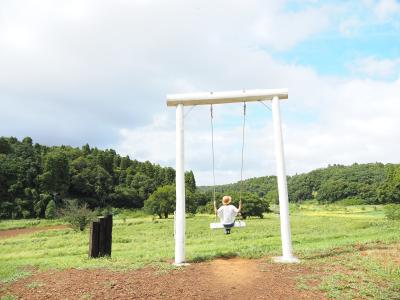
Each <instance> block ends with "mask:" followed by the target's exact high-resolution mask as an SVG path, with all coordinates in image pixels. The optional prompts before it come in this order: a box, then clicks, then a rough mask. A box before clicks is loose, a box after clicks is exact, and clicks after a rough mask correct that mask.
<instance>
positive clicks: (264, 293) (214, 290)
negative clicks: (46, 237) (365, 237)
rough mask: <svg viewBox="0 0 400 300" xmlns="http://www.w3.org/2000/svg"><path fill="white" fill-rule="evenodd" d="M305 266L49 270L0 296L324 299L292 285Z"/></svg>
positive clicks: (244, 263) (254, 263) (221, 262)
mask: <svg viewBox="0 0 400 300" xmlns="http://www.w3.org/2000/svg"><path fill="white" fill-rule="evenodd" d="M310 273H311V270H310V269H308V268H307V267H305V266H303V265H301V264H298V265H282V264H273V263H269V262H267V259H257V260H244V259H239V258H235V259H226V260H225V259H218V260H214V261H211V262H203V263H193V264H191V265H189V266H187V267H184V268H179V269H175V270H169V271H159V270H155V269H150V268H147V269H142V270H138V271H128V272H114V271H109V270H102V269H95V270H76V269H70V270H65V271H51V272H46V273H38V274H35V275H33V276H30V277H28V278H25V279H22V280H19V281H17V282H15V283H13V284H11V285H3V286H2V287H1V289H0V296H1V295H7V294H10V295H14V296H17V297H18V298H19V299H296V300H297V299H325V298H324V297H323V295H322V294H321V293H319V292H317V291H302V290H299V289H297V288H296V277H298V276H300V275H305V274H310Z"/></svg>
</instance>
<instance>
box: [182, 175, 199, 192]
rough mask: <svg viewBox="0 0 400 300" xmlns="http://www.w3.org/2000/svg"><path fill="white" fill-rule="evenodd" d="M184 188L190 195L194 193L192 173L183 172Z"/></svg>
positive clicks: (194, 181) (194, 183)
mask: <svg viewBox="0 0 400 300" xmlns="http://www.w3.org/2000/svg"><path fill="white" fill-rule="evenodd" d="M185 187H186V189H187V190H188V191H190V192H192V193H194V192H195V191H196V180H195V179H194V174H193V171H189V172H185Z"/></svg>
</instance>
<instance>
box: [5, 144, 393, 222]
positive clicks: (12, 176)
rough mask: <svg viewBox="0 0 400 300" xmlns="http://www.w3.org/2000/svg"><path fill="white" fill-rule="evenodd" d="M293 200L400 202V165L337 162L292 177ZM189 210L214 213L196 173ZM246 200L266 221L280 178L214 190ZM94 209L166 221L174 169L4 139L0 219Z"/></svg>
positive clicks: (210, 193)
mask: <svg viewBox="0 0 400 300" xmlns="http://www.w3.org/2000/svg"><path fill="white" fill-rule="evenodd" d="M287 179H288V192H289V201H291V202H303V201H306V200H311V199H312V200H316V201H318V202H319V203H334V202H335V203H337V202H342V203H344V204H349V205H351V204H386V203H400V165H399V164H382V163H372V164H353V165H351V166H343V165H332V166H328V167H327V168H321V169H316V170H313V171H311V172H308V173H304V174H296V175H294V176H288V178H287ZM185 184H186V191H185V192H186V210H187V212H189V213H213V205H212V201H213V199H214V188H213V187H199V188H197V186H196V180H195V177H194V174H193V172H192V171H188V172H185ZM225 194H229V195H231V196H232V197H233V204H236V205H237V204H238V202H239V199H240V198H242V199H243V204H244V208H243V217H247V216H258V217H262V216H263V213H264V212H267V211H268V210H269V205H270V204H274V203H278V191H277V181H276V177H275V176H265V177H258V178H250V179H247V180H244V181H242V182H237V183H233V184H227V185H219V186H216V187H215V200H216V201H217V203H220V200H221V198H222V196H223V195H225ZM68 199H75V200H77V201H78V202H79V203H80V204H82V205H86V206H88V207H89V208H91V209H94V208H104V207H116V208H138V209H140V208H144V209H145V210H146V211H147V212H149V213H151V214H155V215H158V216H159V217H160V218H161V217H167V216H168V215H169V214H171V213H173V211H174V210H175V170H174V169H173V168H171V167H161V166H159V165H157V164H153V163H151V162H149V161H145V162H140V161H137V160H135V159H131V158H130V157H129V156H120V155H119V154H117V153H116V152H115V151H114V150H112V149H108V150H100V149H97V148H91V147H90V146H89V145H88V144H86V145H84V146H83V147H81V148H76V147H70V146H52V147H49V146H44V145H40V144H38V143H35V144H33V142H32V139H31V138H30V137H26V138H24V139H23V140H22V141H19V140H18V139H16V138H14V137H0V218H2V219H5V218H31V217H38V218H42V217H45V216H50V217H51V216H54V215H55V211H57V209H58V208H62V207H63V206H64V205H65V202H66V200H68Z"/></svg>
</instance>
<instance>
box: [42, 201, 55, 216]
mask: <svg viewBox="0 0 400 300" xmlns="http://www.w3.org/2000/svg"><path fill="white" fill-rule="evenodd" d="M56 213H57V207H56V203H55V202H54V200H50V201H49V203H48V204H47V206H46V211H45V213H44V215H45V218H46V219H54V218H55V217H56Z"/></svg>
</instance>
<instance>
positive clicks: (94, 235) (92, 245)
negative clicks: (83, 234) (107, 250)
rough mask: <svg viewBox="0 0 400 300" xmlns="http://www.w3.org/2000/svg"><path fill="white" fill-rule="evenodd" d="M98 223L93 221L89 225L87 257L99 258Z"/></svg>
mask: <svg viewBox="0 0 400 300" xmlns="http://www.w3.org/2000/svg"><path fill="white" fill-rule="evenodd" d="M99 237H100V223H99V222H98V221H93V222H92V223H91V224H90V235H89V257H93V258H95V257H99Z"/></svg>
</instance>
